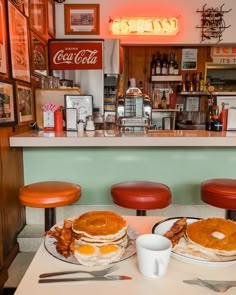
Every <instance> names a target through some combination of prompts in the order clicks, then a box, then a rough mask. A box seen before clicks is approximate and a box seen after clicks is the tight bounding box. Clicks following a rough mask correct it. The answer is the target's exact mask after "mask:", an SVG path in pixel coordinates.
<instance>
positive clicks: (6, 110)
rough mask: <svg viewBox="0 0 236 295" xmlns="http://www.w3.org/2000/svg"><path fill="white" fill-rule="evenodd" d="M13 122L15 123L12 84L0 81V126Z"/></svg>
mask: <svg viewBox="0 0 236 295" xmlns="http://www.w3.org/2000/svg"><path fill="white" fill-rule="evenodd" d="M13 124H15V110H14V92H13V84H12V83H11V82H9V83H8V82H0V127H1V126H8V125H13Z"/></svg>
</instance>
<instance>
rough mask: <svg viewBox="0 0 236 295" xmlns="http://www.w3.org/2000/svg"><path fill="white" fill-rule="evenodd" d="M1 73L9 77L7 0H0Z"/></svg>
mask: <svg viewBox="0 0 236 295" xmlns="http://www.w3.org/2000/svg"><path fill="white" fill-rule="evenodd" d="M0 28H1V29H0V74H1V75H2V76H4V77H5V78H8V77H9V66H8V62H7V60H8V51H7V30H6V6H5V1H4V0H0Z"/></svg>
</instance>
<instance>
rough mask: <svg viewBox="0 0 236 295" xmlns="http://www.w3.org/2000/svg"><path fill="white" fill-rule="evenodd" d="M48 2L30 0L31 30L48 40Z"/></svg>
mask: <svg viewBox="0 0 236 295" xmlns="http://www.w3.org/2000/svg"><path fill="white" fill-rule="evenodd" d="M46 4H47V1H45V0H30V28H31V29H32V30H33V31H35V32H37V33H38V34H39V36H41V37H42V38H43V39H47V6H46Z"/></svg>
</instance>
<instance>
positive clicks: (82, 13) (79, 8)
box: [64, 4, 100, 35]
mask: <svg viewBox="0 0 236 295" xmlns="http://www.w3.org/2000/svg"><path fill="white" fill-rule="evenodd" d="M64 14H65V35H73V34H74V35H99V32H100V29H99V25H100V23H99V22H100V6H99V4H65V5H64Z"/></svg>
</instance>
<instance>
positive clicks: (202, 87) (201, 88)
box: [199, 72, 205, 92]
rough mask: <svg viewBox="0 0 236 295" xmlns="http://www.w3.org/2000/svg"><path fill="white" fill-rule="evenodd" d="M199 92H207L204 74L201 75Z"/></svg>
mask: <svg viewBox="0 0 236 295" xmlns="http://www.w3.org/2000/svg"><path fill="white" fill-rule="evenodd" d="M199 91H200V92H204V91H205V85H204V79H203V75H202V72H200V73H199Z"/></svg>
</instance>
